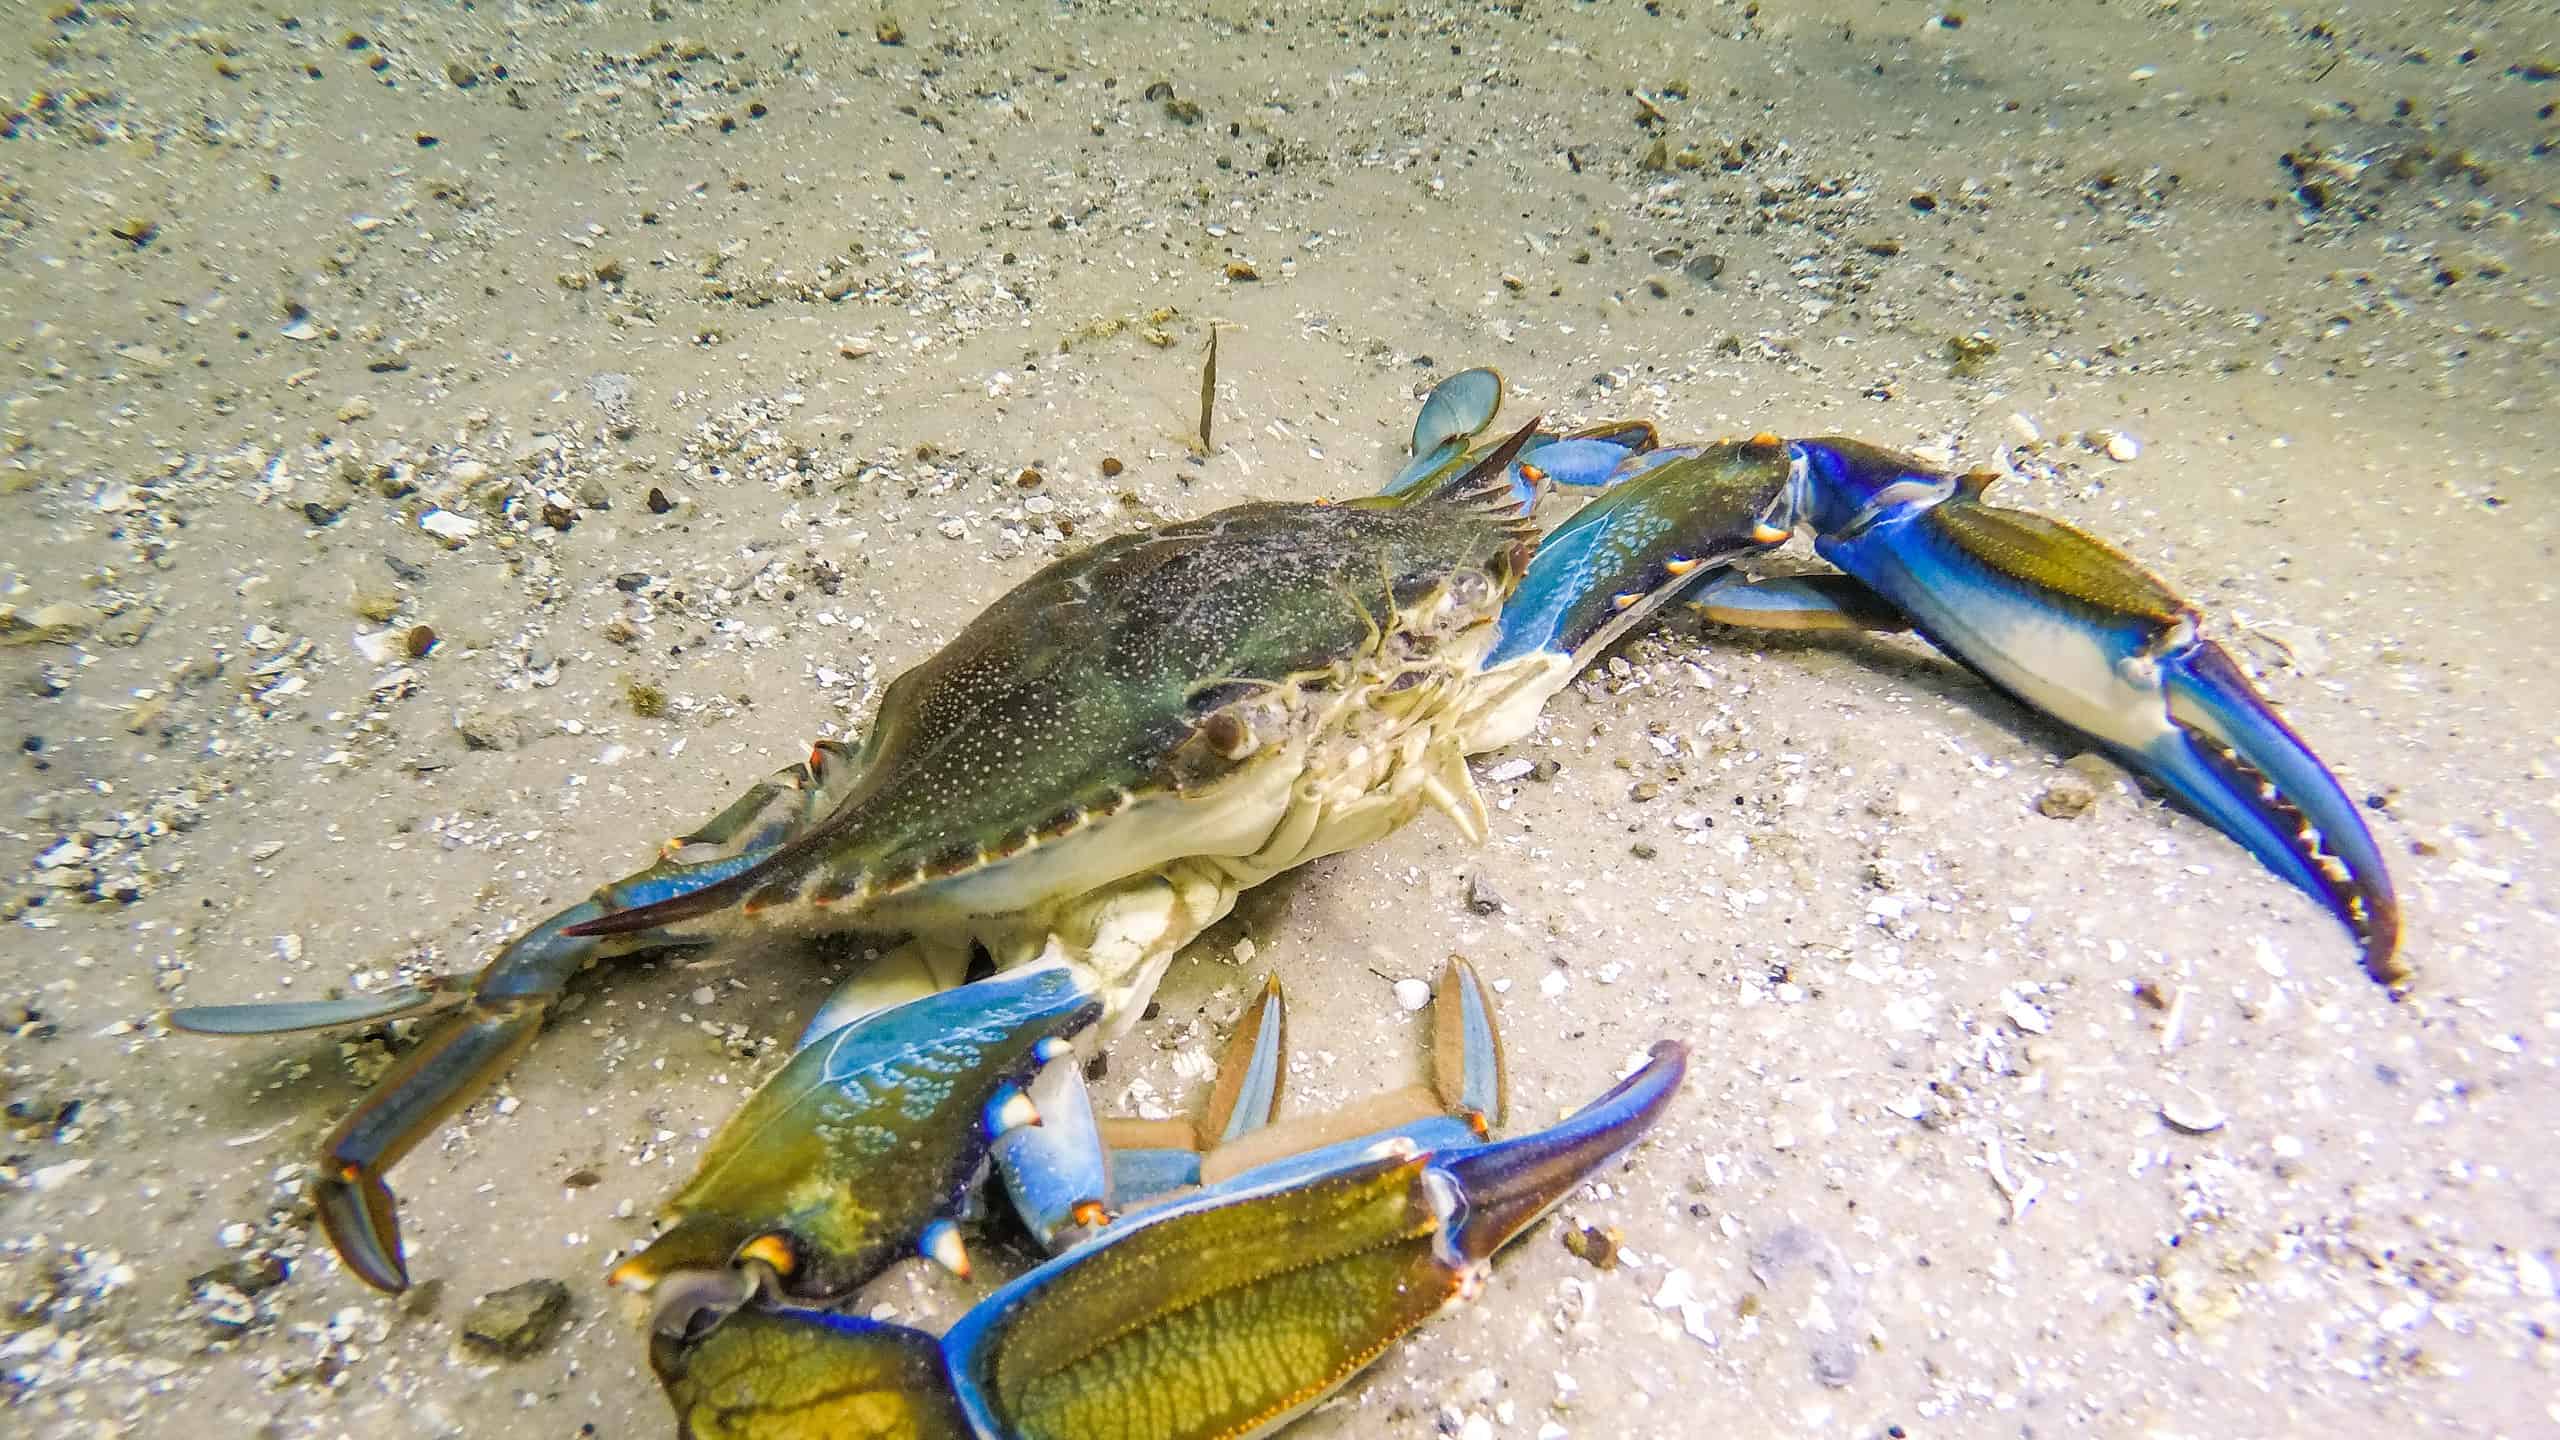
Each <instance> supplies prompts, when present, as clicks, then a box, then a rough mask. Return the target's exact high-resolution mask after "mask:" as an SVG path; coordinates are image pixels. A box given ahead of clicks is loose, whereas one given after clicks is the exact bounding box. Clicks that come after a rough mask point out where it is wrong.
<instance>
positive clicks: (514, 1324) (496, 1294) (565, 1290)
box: [462, 1280, 569, 1360]
mask: <svg viewBox="0 0 2560 1440" xmlns="http://www.w3.org/2000/svg"><path fill="white" fill-rule="evenodd" d="M568 1314H569V1287H568V1286H566V1285H563V1284H561V1283H560V1282H559V1281H557V1280H527V1281H526V1282H524V1283H523V1284H521V1285H510V1286H508V1287H507V1288H506V1289H504V1290H493V1291H491V1292H490V1293H488V1294H486V1295H483V1296H481V1297H480V1303H479V1304H477V1305H474V1306H472V1307H471V1313H470V1314H469V1315H468V1316H466V1317H464V1319H463V1322H462V1343H463V1344H465V1345H468V1346H470V1347H471V1348H472V1349H474V1350H478V1351H480V1352H482V1353H483V1354H488V1355H496V1356H500V1357H502V1358H504V1359H508V1360H521V1359H523V1358H524V1357H525V1356H527V1355H531V1354H533V1353H534V1352H535V1351H537V1350H540V1349H541V1348H542V1347H543V1346H545V1345H548V1344H550V1343H551V1337H552V1336H553V1335H554V1334H556V1333H558V1331H559V1328H560V1322H561V1321H562V1320H563V1319H565V1318H567V1316H568Z"/></svg>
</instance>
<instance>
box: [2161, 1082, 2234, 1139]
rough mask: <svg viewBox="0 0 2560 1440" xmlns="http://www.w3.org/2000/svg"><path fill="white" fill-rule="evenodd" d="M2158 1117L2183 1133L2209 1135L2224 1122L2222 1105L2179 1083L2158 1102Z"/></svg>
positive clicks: (2171, 1127)
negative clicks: (2166, 1096)
mask: <svg viewBox="0 0 2560 1440" xmlns="http://www.w3.org/2000/svg"><path fill="white" fill-rule="evenodd" d="M2160 1118H2161V1119H2163V1120H2165V1121H2167V1122H2169V1128H2170V1129H2172V1130H2175V1131H2177V1132H2179V1133H2180V1134H2183V1135H2210V1134H2212V1133H2213V1132H2214V1131H2216V1130H2219V1129H2221V1128H2222V1127H2223V1125H2224V1124H2225V1123H2226V1119H2227V1117H2225V1116H2224V1115H2223V1113H2222V1107H2221V1106H2219V1105H2216V1104H2214V1103H2213V1101H2212V1099H2211V1098H2209V1097H2207V1096H2206V1095H2204V1094H2202V1093H2200V1092H2198V1091H2195V1090H2191V1089H2189V1088H2188V1087H2186V1086H2184V1085H2181V1086H2178V1087H2177V1088H2176V1089H2174V1090H2171V1091H2170V1092H2169V1097H2168V1098H2167V1099H2165V1100H2162V1101H2161V1102H2160Z"/></svg>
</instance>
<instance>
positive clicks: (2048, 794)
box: [2036, 770, 2098, 820]
mask: <svg viewBox="0 0 2560 1440" xmlns="http://www.w3.org/2000/svg"><path fill="white" fill-rule="evenodd" d="M2097 803H2098V791H2097V787H2096V786H2093V785H2091V784H2090V783H2089V782H2088V780H2087V779H2086V778H2084V777H2082V776H2079V775H2075V774H2073V773H2072V772H2070V771H2068V770H2065V771H2063V772H2061V773H2060V774H2057V775H2055V776H2054V777H2053V779H2051V780H2050V781H2047V782H2046V783H2045V787H2044V793H2043V794H2041V795H2038V796H2037V797H2036V809H2037V811H2038V812H2039V813H2041V814H2045V815H2049V816H2051V817H2053V818H2054V819H2056V820H2073V819H2077V818H2079V817H2080V816H2082V815H2086V814H2088V813H2089V810H2090V808H2091V807H2093V806H2095V805H2096V804H2097Z"/></svg>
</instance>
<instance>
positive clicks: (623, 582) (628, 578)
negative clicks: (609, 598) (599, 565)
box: [613, 570, 649, 595]
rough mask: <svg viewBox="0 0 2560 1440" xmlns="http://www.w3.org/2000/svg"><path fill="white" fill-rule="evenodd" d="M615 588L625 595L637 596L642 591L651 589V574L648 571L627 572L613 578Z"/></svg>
mask: <svg viewBox="0 0 2560 1440" xmlns="http://www.w3.org/2000/svg"><path fill="white" fill-rule="evenodd" d="M613 588H614V589H616V590H619V591H621V592H622V593H623V594H625V595H637V594H639V593H640V592H641V591H643V590H646V589H648V588H649V572H648V571H646V570H626V571H624V572H623V573H621V574H619V575H616V576H614V577H613Z"/></svg>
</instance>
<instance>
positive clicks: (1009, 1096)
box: [987, 1086, 1040, 1138]
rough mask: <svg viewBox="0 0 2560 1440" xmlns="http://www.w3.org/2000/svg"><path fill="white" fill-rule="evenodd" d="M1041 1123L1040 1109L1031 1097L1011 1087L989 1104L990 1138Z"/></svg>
mask: <svg viewBox="0 0 2560 1440" xmlns="http://www.w3.org/2000/svg"><path fill="white" fill-rule="evenodd" d="M1039 1123H1040V1107H1038V1106H1036V1105H1034V1104H1032V1103H1031V1097H1030V1096H1028V1095H1026V1094H1024V1093H1023V1092H1021V1091H1020V1090H1016V1089H1014V1088H1013V1087H1011V1086H1007V1087H1005V1088H1004V1089H1003V1090H1000V1091H998V1092H997V1093H996V1096H995V1098H994V1099H992V1100H990V1101H988V1102H987V1134H988V1136H989V1137H990V1138H995V1137H1001V1136H1004V1135H1008V1134H1011V1133H1012V1132H1014V1131H1016V1130H1019V1129H1021V1128H1022V1127H1023V1126H1025V1125H1037V1124H1039Z"/></svg>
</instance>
